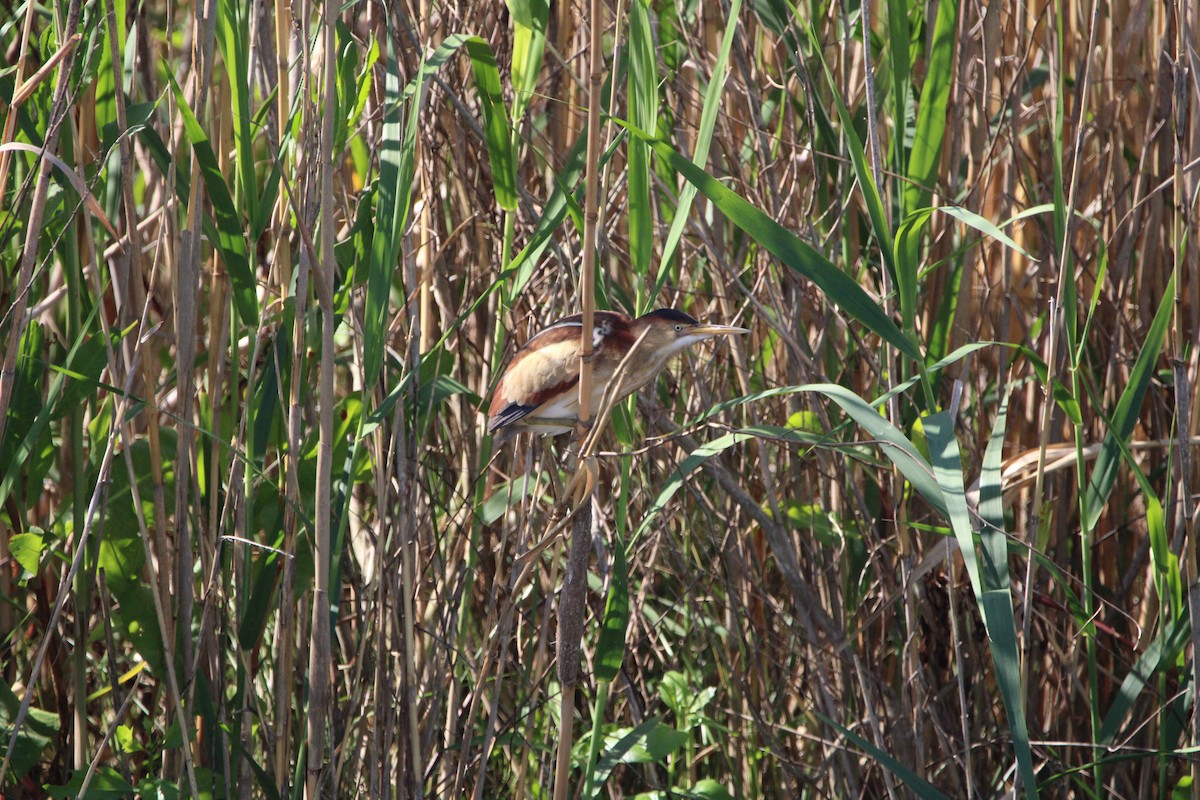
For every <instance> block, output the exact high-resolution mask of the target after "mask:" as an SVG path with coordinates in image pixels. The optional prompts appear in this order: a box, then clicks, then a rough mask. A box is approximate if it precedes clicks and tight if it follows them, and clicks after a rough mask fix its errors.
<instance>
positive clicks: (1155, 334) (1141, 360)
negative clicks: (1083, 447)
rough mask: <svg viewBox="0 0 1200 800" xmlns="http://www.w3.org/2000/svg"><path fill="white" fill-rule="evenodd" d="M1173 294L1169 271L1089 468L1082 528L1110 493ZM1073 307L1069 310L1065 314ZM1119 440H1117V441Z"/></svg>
mask: <svg viewBox="0 0 1200 800" xmlns="http://www.w3.org/2000/svg"><path fill="white" fill-rule="evenodd" d="M1174 297H1175V276H1174V275H1173V274H1172V276H1171V278H1170V280H1168V281H1167V288H1166V290H1165V291H1164V292H1163V296H1162V300H1161V301H1160V302H1159V305H1158V311H1157V312H1156V313H1155V315H1154V321H1153V322H1152V323H1150V329H1149V330H1148V331H1146V338H1145V343H1144V344H1143V345H1142V350H1141V352H1140V353H1139V354H1138V357H1137V361H1136V362H1134V365H1133V369H1132V370H1131V371H1130V373H1129V382H1128V383H1127V384H1126V385H1125V389H1124V390H1123V391H1122V392H1121V397H1120V399H1119V400H1118V401H1117V408H1116V411H1115V413H1113V416H1112V423H1111V425H1110V426H1109V429H1108V433H1107V434H1105V436H1104V443H1103V444H1102V445H1101V446H1100V455H1099V456H1098V457H1097V458H1096V466H1095V467H1093V468H1092V477H1091V480H1090V481H1088V487H1087V519H1086V520H1085V521H1084V530H1085V531H1091V530H1094V529H1095V527H1096V523H1097V522H1098V521H1099V520H1100V515H1101V514H1102V513H1103V512H1104V506H1105V504H1106V503H1107V502H1108V496H1109V494H1111V493H1112V488H1113V484H1115V483H1116V481H1117V469H1118V467H1119V466H1120V462H1121V447H1122V445H1126V446H1127V445H1128V443H1129V437H1130V436H1131V435H1132V434H1133V429H1134V426H1135V425H1137V418H1138V413H1139V412H1140V411H1141V408H1142V400H1143V398H1145V396H1146V389H1147V387H1149V385H1150V380H1151V379H1152V378H1153V377H1154V366H1155V364H1156V363H1157V362H1158V355H1159V352H1160V351H1161V350H1162V346H1163V341H1164V340H1165V338H1166V334H1167V327H1168V326H1169V325H1170V322H1171V311H1172V308H1173V306H1172V300H1173V298H1174ZM1072 313H1073V310H1068V316H1070V315H1071V314H1072ZM1118 440H1119V442H1118Z"/></svg>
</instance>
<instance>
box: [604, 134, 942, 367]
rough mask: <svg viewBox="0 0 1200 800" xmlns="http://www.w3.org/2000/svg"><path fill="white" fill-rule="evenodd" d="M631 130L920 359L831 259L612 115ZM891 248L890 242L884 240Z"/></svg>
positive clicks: (859, 316) (763, 241) (735, 218)
mask: <svg viewBox="0 0 1200 800" xmlns="http://www.w3.org/2000/svg"><path fill="white" fill-rule="evenodd" d="M616 122H617V124H618V125H621V126H623V127H624V128H626V129H627V130H628V131H629V132H630V134H631V135H633V136H636V137H638V138H640V139H642V140H644V141H647V142H649V143H650V146H651V147H652V148H654V151H655V152H656V153H657V154H658V156H659V158H661V159H663V160H664V161H667V162H668V163H669V164H670V165H671V167H672V168H674V169H675V170H676V171H677V172H679V173H680V174H681V175H683V177H684V178H686V179H687V180H688V181H689V182H690V183H692V184H693V185H694V186H695V187H696V188H697V189H699V190H700V191H701V192H702V193H703V194H704V196H705V197H707V198H708V199H709V200H711V201H712V202H713V204H714V205H715V206H717V208H719V209H720V210H721V212H722V213H724V214H725V216H726V217H728V218H729V220H730V221H731V222H732V223H733V224H735V225H737V226H738V227H739V228H741V229H742V230H744V231H745V232H746V233H748V234H750V236H751V237H753V239H754V240H755V241H756V242H758V243H759V244H760V245H761V246H762V247H764V248H766V250H767V251H768V252H770V253H772V254H773V255H774V256H775V257H777V258H778V259H779V260H781V261H782V262H783V263H784V264H785V265H787V266H788V267H789V268H790V269H793V270H795V271H796V272H799V273H800V274H801V275H803V276H805V277H806V278H808V279H809V280H811V281H812V282H813V283H815V284H816V285H817V286H818V287H819V288H820V289H821V291H823V292H824V293H825V295H826V297H828V298H829V299H830V301H831V302H833V303H834V304H835V305H837V306H838V307H839V308H841V309H842V310H843V311H845V312H846V313H847V314H849V315H850V316H851V317H853V318H854V319H856V320H858V321H859V322H861V323H863V324H864V325H866V326H867V328H869V329H870V330H871V331H873V332H874V333H876V334H878V335H879V336H880V337H881V338H882V339H883V340H884V341H886V342H888V343H890V344H892V345H894V346H895V347H896V349H897V350H899V351H900V352H902V353H904V354H905V355H906V356H908V357H910V358H912V359H914V360H917V359H920V357H921V356H920V353H919V352H918V350H917V348H916V345H914V344H913V343H912V342H911V341H910V340H909V338H908V337H907V336H905V335H904V334H903V333H901V332H900V329H899V328H897V327H896V323H894V322H892V320H891V318H890V317H889V316H888V315H887V314H885V313H884V311H883V309H882V308H880V307H879V304H878V303H876V302H875V301H874V300H872V299H871V298H870V297H869V296H868V295H867V293H866V292H865V291H863V289H862V287H861V286H859V285H858V284H857V283H855V282H854V279H853V278H851V277H850V276H849V275H847V274H846V273H844V272H842V271H841V270H840V269H838V268H837V267H835V266H834V265H833V262H831V261H830V260H829V259H827V258H826V257H825V256H823V255H821V254H820V253H818V252H817V251H816V250H815V249H814V248H813V247H811V246H810V245H809V244H807V243H806V242H804V241H803V240H801V239H800V237H798V236H796V235H795V234H794V233H792V232H791V231H789V230H788V229H786V228H784V227H783V226H782V225H780V224H779V223H778V222H776V221H775V220H773V219H771V218H770V217H769V216H767V215H766V214H764V213H763V212H762V211H760V210H759V209H757V208H755V207H754V206H752V205H751V204H750V203H748V202H746V201H745V200H744V199H742V197H740V196H739V195H738V194H737V193H736V192H734V191H732V190H730V189H728V188H726V187H725V185H724V184H722V183H721V182H720V181H718V180H717V179H716V178H714V177H713V176H712V175H710V174H709V173H707V172H705V171H704V170H702V169H701V168H700V167H697V166H696V165H695V164H693V163H692V162H691V161H689V160H688V159H687V158H685V157H684V156H682V155H681V154H680V153H679V152H677V151H676V150H674V149H673V148H672V147H671V146H670V145H668V144H667V143H666V142H662V141H659V140H657V139H655V138H654V137H653V136H651V135H650V134H648V133H646V132H645V131H643V130H640V129H638V128H637V127H635V126H633V125H630V124H629V123H627V122H623V121H621V120H616ZM888 246H889V248H890V246H891V245H890V243H889V245H888Z"/></svg>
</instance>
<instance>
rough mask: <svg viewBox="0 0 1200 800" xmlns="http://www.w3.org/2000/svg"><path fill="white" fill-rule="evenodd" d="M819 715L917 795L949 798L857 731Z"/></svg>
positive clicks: (940, 799)
mask: <svg viewBox="0 0 1200 800" xmlns="http://www.w3.org/2000/svg"><path fill="white" fill-rule="evenodd" d="M817 717H819V718H820V719H821V720H823V721H824V722H825V724H826V725H829V726H830V727H831V728H834V729H835V730H836V731H837V732H838V733H840V734H841V735H842V736H845V737H846V738H847V739H849V740H850V741H851V742H853V743H854V745H855V746H856V747H859V748H862V750H863V751H864V752H865V753H867V754H868V755H870V756H871V758H873V759H875V760H876V761H878V762H879V763H880V764H881V765H883V766H884V767H886V768H887V770H888V771H889V772H891V773H892V774H893V775H895V776H896V777H897V778H899V779H900V780H901V781H903V782H904V785H905V786H907V787H908V788H909V789H910V790H911V791H912V792H913V794H915V795H916V796H917V797H921V798H925V799H926V800H948V798H947V797H946V795H944V794H942V793H941V792H939V791H938V790H937V787H936V786H934V785H933V784H932V783H930V782H929V781H927V780H925V779H924V778H922V777H921V776H920V775H918V774H917V773H915V772H913V771H912V770H911V769H909V768H908V767H906V766H904V765H903V764H901V763H900V762H899V761H897V760H896V759H895V758H894V757H892V756H891V755H890V754H888V753H887V752H885V751H883V750H880V749H879V748H878V747H876V746H875V745H873V744H871V743H870V742H868V741H867V740H866V739H864V738H862V737H861V736H859V735H858V734H857V733H854V732H853V731H851V730H850V729H849V728H844V727H842V726H841V725H839V724H837V723H836V722H834V721H833V720H831V719H829V718H828V717H826V716H825V715H824V714H820V713H818V714H817Z"/></svg>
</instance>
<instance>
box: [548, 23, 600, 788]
mask: <svg viewBox="0 0 1200 800" xmlns="http://www.w3.org/2000/svg"><path fill="white" fill-rule="evenodd" d="M602 7H603V6H602V4H601V3H600V0H591V2H590V4H589V12H588V24H589V25H590V26H591V29H590V34H591V37H590V43H589V45H588V110H587V156H586V160H587V175H586V178H585V185H584V212H583V263H582V264H581V265H580V269H579V296H580V307H581V310H582V312H583V327H581V328H580V331H579V343H580V348H579V425H578V428H577V434H578V435H579V437H580V438H582V436H583V435H584V433H585V432H586V429H587V421H588V415H589V414H590V412H591V408H590V405H591V394H592V365H591V358H592V327H593V325H594V320H595V305H596V297H595V292H596V277H595V262H596V231H597V228H598V223H599V219H600V210H599V203H600V197H599V184H600V169H599V167H600V90H601V87H602V84H603V75H602V73H601V70H602V68H603V66H604V55H603V53H602V51H601V36H600V33H601V31H600V25H601V19H600V13H601V9H602ZM577 468H578V469H587V468H588V467H587V465H585V464H583V463H579V464H578V465H577ZM567 502H570V501H569V500H567ZM591 536H592V502H591V499H590V498H588V499H586V500H585V501H584V502H583V507H582V508H580V510H579V513H578V514H577V515H576V517H575V520H574V521H573V524H572V527H571V551H570V556H569V557H568V562H567V573H566V575H565V576H564V579H563V589H562V594H561V596H560V597H559V613H558V680H559V683H560V684H561V686H562V706H561V712H562V713H561V716H560V717H559V737H558V758H557V759H556V764H555V778H554V798H555V800H565V798H566V797H567V794H568V792H569V782H568V775H569V773H570V767H571V741H572V734H573V723H574V714H573V711H574V708H575V685H576V683H578V680H579V642H580V638H581V637H582V635H583V618H584V614H585V612H586V610H587V607H586V604H585V599H586V589H587V555H588V548H589V545H590V544H591Z"/></svg>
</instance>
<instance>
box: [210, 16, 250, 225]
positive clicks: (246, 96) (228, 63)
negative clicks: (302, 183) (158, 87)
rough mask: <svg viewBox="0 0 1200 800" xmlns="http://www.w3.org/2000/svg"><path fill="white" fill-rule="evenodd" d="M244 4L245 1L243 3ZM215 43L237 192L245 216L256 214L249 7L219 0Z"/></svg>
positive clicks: (248, 217)
mask: <svg viewBox="0 0 1200 800" xmlns="http://www.w3.org/2000/svg"><path fill="white" fill-rule="evenodd" d="M247 5H248V4H247ZM218 12H219V24H218V26H217V30H218V36H217V44H218V46H219V47H220V50H221V58H222V59H224V61H225V69H226V71H227V72H228V73H229V99H230V111H231V114H232V117H231V120H232V123H233V143H234V147H235V149H236V150H237V175H238V187H239V189H240V191H239V192H238V193H237V194H238V198H239V199H240V200H241V203H242V206H241V210H242V211H243V213H244V215H245V217H246V218H247V219H257V218H258V208H257V205H258V192H257V181H256V180H255V177H254V129H253V127H252V126H251V117H252V116H253V112H252V111H251V109H250V106H251V102H252V97H253V96H252V95H251V94H250V43H249V41H248V39H249V31H250V23H249V8H247V7H246V6H242V5H240V4H239V3H238V2H237V0H220V4H219V7H218Z"/></svg>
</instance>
